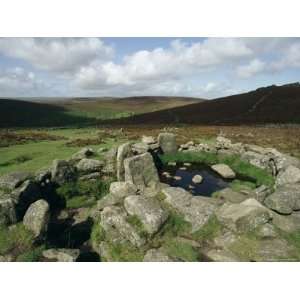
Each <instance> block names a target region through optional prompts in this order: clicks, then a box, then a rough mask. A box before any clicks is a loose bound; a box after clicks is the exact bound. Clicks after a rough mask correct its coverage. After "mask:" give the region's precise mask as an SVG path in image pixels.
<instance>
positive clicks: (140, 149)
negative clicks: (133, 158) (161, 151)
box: [132, 142, 150, 154]
mask: <svg viewBox="0 0 300 300" xmlns="http://www.w3.org/2000/svg"><path fill="white" fill-rule="evenodd" d="M149 150H150V146H149V145H148V144H146V143H143V142H140V143H135V144H133V145H132V151H133V153H134V154H143V153H146V152H148V151H149Z"/></svg>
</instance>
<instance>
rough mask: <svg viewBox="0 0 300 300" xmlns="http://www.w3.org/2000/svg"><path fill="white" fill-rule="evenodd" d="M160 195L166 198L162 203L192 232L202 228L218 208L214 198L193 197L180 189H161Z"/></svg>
mask: <svg viewBox="0 0 300 300" xmlns="http://www.w3.org/2000/svg"><path fill="white" fill-rule="evenodd" d="M162 193H163V194H164V195H165V196H166V198H165V200H164V201H166V202H167V203H168V204H169V205H170V206H171V207H173V208H174V209H175V210H176V211H177V212H178V213H179V214H182V215H183V217H184V219H185V221H187V222H189V223H190V224H191V225H192V232H194V231H197V230H198V229H200V228H201V227H202V226H204V225H205V224H206V223H207V222H208V220H209V218H210V217H211V216H212V215H213V213H214V212H215V210H216V209H217V207H218V206H219V202H218V200H217V199H215V198H209V197H202V196H195V197H193V196H192V195H191V194H190V193H189V192H187V191H185V190H184V189H182V188H176V187H168V188H165V189H163V190H162Z"/></svg>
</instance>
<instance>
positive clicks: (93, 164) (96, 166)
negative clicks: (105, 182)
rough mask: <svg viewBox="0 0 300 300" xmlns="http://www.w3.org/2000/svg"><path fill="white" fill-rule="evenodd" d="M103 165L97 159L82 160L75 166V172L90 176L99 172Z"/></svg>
mask: <svg viewBox="0 0 300 300" xmlns="http://www.w3.org/2000/svg"><path fill="white" fill-rule="evenodd" d="M103 165H104V163H103V162H102V161H100V160H97V159H90V158H84V159H82V160H80V161H79V162H78V164H77V165H76V168H77V170H78V171H79V172H80V173H81V174H90V173H95V172H100V171H101V169H102V167H103Z"/></svg>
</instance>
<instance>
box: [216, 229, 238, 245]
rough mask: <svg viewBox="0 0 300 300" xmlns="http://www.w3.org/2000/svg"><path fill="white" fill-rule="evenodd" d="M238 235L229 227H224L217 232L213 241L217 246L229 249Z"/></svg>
mask: <svg viewBox="0 0 300 300" xmlns="http://www.w3.org/2000/svg"><path fill="white" fill-rule="evenodd" d="M236 240H237V235H236V234H234V233H233V232H232V231H230V230H228V229H224V228H223V230H222V231H221V232H219V234H217V236H216V237H215V238H214V240H213V242H214V244H215V246H216V247H217V248H221V249H229V248H230V246H231V245H232V244H233V243H234V242H236Z"/></svg>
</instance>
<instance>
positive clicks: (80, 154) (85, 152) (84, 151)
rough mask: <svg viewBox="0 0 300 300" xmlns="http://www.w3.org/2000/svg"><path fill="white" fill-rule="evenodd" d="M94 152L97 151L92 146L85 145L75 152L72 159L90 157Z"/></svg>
mask: <svg viewBox="0 0 300 300" xmlns="http://www.w3.org/2000/svg"><path fill="white" fill-rule="evenodd" d="M93 154H95V152H94V150H93V149H92V148H88V147H85V148H83V149H81V150H80V151H78V152H76V153H75V154H73V155H72V159H76V160H77V159H78V160H80V159H84V158H88V157H90V156H92V155H93Z"/></svg>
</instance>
